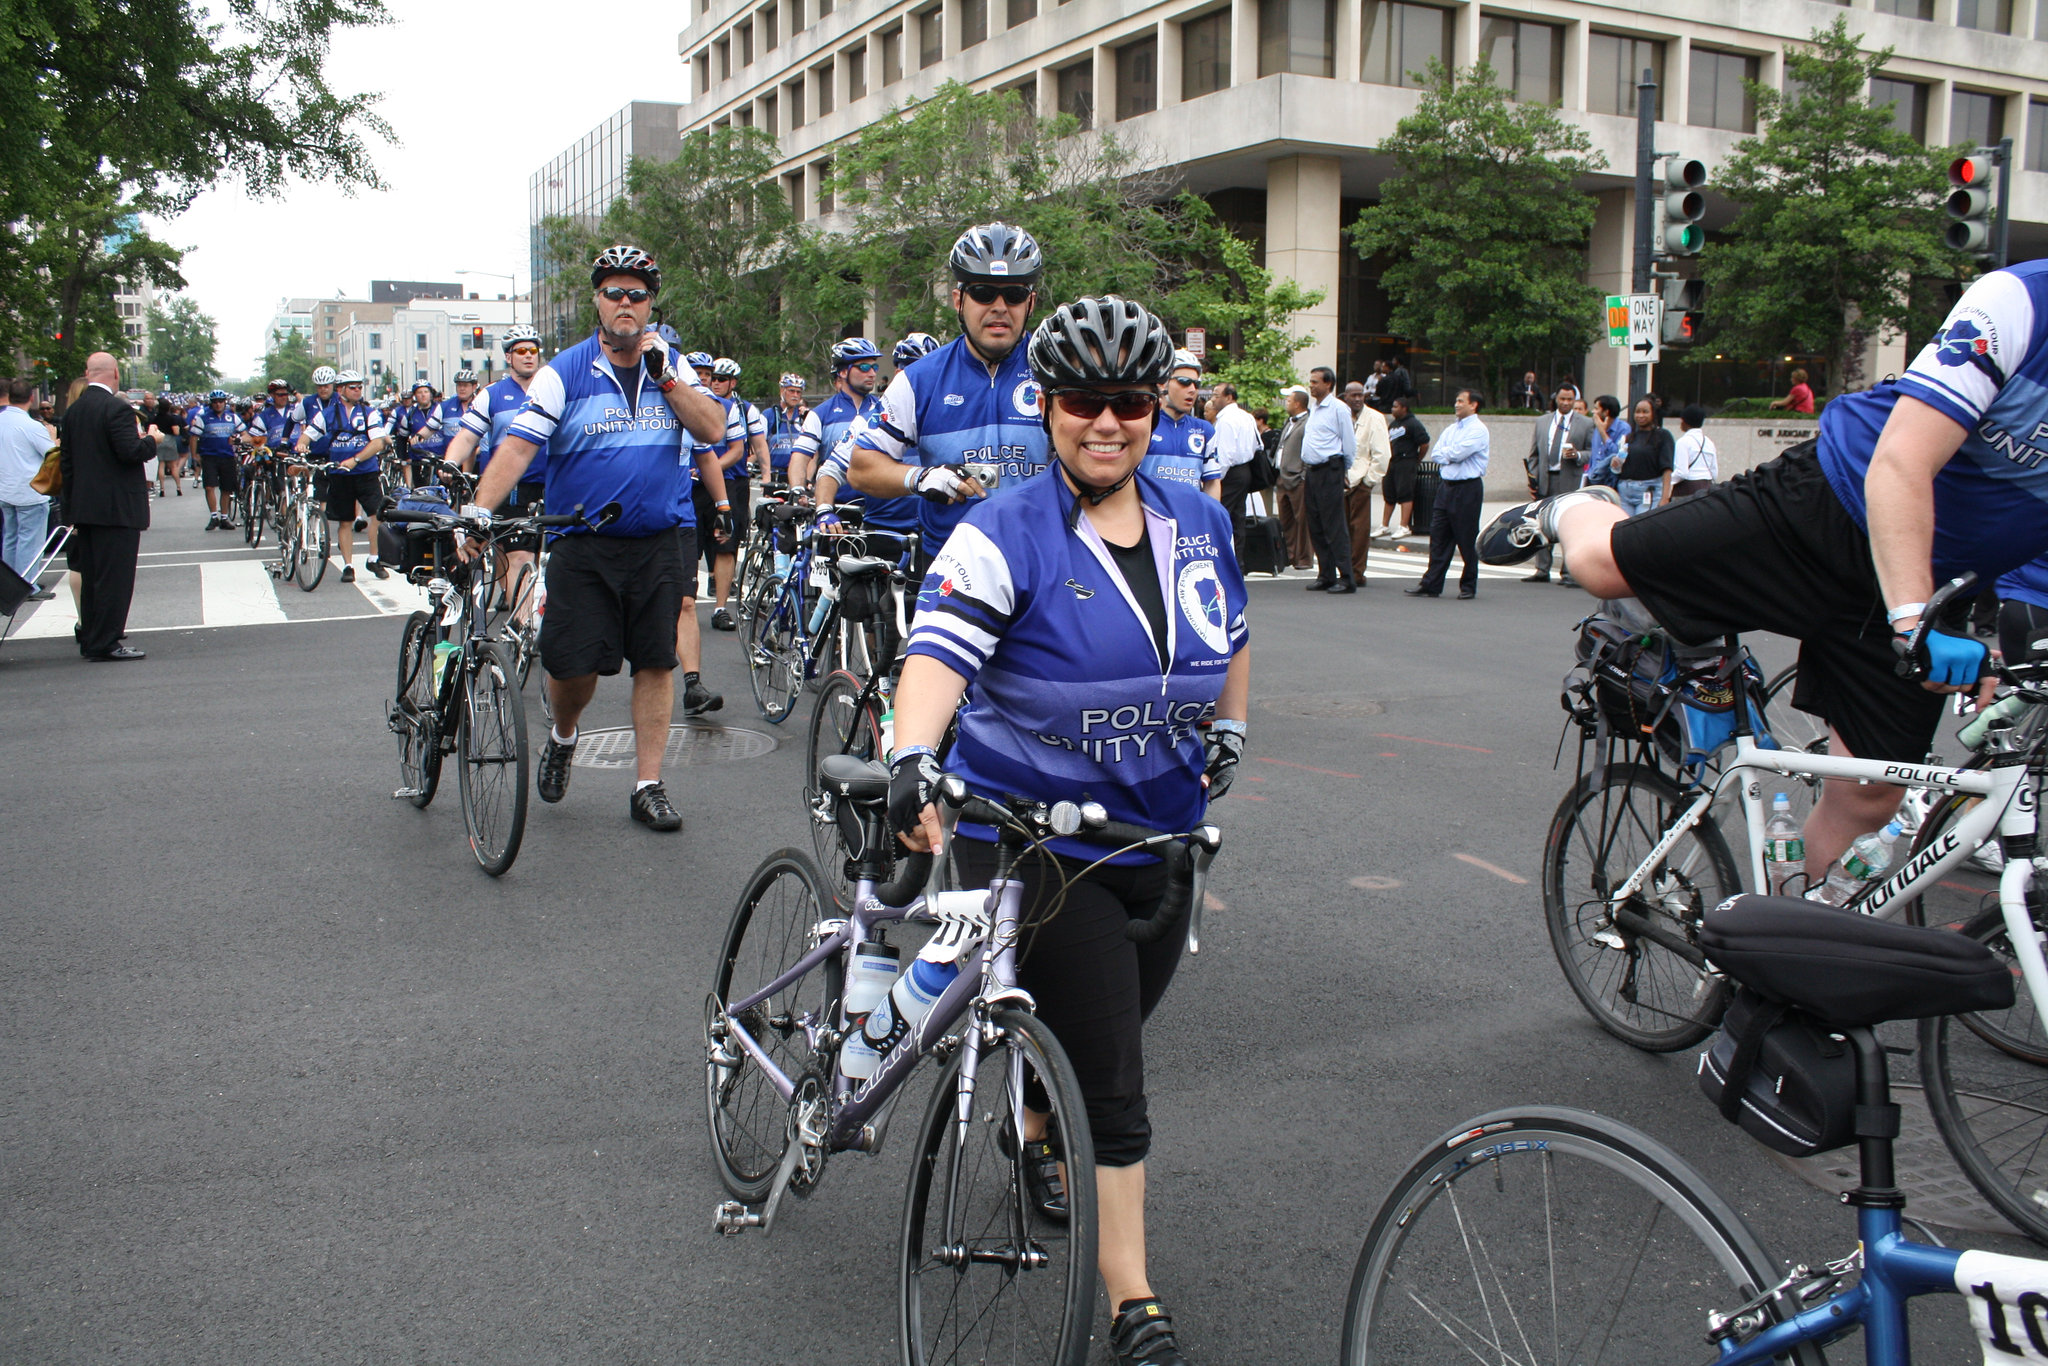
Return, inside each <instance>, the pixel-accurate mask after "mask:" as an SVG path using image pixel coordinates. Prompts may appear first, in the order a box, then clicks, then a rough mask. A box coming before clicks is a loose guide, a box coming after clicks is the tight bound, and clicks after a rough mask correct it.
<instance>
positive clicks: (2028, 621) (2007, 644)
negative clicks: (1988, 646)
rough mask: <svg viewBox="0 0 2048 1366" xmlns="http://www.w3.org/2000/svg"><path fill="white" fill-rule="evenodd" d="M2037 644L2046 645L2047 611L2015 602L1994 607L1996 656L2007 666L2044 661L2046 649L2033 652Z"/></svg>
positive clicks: (2047, 652)
mask: <svg viewBox="0 0 2048 1366" xmlns="http://www.w3.org/2000/svg"><path fill="white" fill-rule="evenodd" d="M2037 641H2048V607H2037V606H2035V605H2034V604H2033V603H2031V602H2021V601H2019V600H2018V599H2017V598H2007V599H2006V600H2005V601H2004V602H2002V603H2000V604H1999V605H1998V652H1999V653H2000V654H2002V655H2004V656H2005V662H2006V663H2007V664H2024V663H2026V662H2027V661H2029V660H2034V659H2043V658H2048V647H2044V648H2042V649H2039V650H2037V649H2035V648H2034V645H2035V642H2037Z"/></svg>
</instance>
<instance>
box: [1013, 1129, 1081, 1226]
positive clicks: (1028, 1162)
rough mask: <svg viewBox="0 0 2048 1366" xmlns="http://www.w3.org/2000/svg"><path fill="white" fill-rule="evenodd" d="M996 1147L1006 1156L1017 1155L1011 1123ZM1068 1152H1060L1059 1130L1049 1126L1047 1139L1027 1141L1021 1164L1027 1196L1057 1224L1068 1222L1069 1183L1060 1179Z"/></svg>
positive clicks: (1041, 1213) (1039, 1212) (1038, 1211)
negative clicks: (1063, 1159)
mask: <svg viewBox="0 0 2048 1366" xmlns="http://www.w3.org/2000/svg"><path fill="white" fill-rule="evenodd" d="M996 1146H997V1147H999V1148H1001V1149H1002V1151H1003V1155H1004V1156H1005V1157H1015V1156H1016V1155H1017V1154H1016V1151H1015V1148H1014V1146H1013V1140H1012V1139H1011V1130H1010V1129H1009V1128H1008V1127H1007V1126H1005V1127H1004V1129H1003V1130H1002V1132H1001V1133H999V1134H998V1135H997V1136H996ZM1065 1155H1066V1154H1065V1153H1063V1152H1061V1151H1060V1142H1059V1135H1058V1133H1057V1132H1056V1131H1055V1130H1054V1129H1052V1128H1050V1127H1048V1128H1047V1129H1046V1133H1045V1137H1044V1138H1027V1139H1025V1140H1024V1160H1023V1161H1022V1162H1020V1163H1018V1164H1017V1165H1018V1166H1019V1168H1021V1169H1022V1171H1023V1173H1024V1196H1025V1199H1026V1200H1027V1201H1028V1202H1029V1204H1030V1206H1031V1208H1032V1210H1033V1212H1035V1213H1036V1214H1037V1215H1038V1216H1039V1217H1040V1218H1041V1219H1047V1220H1050V1221H1051V1222H1053V1223H1056V1224H1064V1223H1066V1222H1067V1183H1066V1182H1065V1181H1063V1180H1061V1179H1060V1159H1061V1158H1063V1157H1064V1156H1065Z"/></svg>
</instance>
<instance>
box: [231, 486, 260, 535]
mask: <svg viewBox="0 0 2048 1366" xmlns="http://www.w3.org/2000/svg"><path fill="white" fill-rule="evenodd" d="M253 478H254V476H253V475H251V474H249V473H248V472H246V471H244V472H243V475H242V479H241V482H240V483H238V484H237V485H236V487H235V521H236V523H237V524H238V525H240V527H241V528H242V544H243V545H254V544H256V499H255V497H254V495H253V493H252V491H251V489H250V487H249V484H250V481H251V480H252V479H253Z"/></svg>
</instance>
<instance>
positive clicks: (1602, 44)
mask: <svg viewBox="0 0 2048 1366" xmlns="http://www.w3.org/2000/svg"><path fill="white" fill-rule="evenodd" d="M1586 59H1587V69H1586V109H1587V110H1588V111H1589V112H1591V113H1594V114H1626V115H1628V116H1629V117H1630V118H1633V117H1635V112H1636V85H1637V83H1639V82H1640V81H1641V80H1642V79H1643V68H1644V67H1648V68H1649V69H1650V74H1651V79H1652V80H1654V81H1656V82H1657V95H1656V104H1655V114H1654V116H1655V117H1657V118H1660V119H1661V118H1663V117H1664V44H1662V43H1660V42H1656V41H1654V40H1653V39H1649V38H1629V37H1625V36H1623V35H1622V34H1619V33H1595V34H1594V35H1593V43H1592V46H1591V47H1590V48H1588V49H1587V51H1586Z"/></svg>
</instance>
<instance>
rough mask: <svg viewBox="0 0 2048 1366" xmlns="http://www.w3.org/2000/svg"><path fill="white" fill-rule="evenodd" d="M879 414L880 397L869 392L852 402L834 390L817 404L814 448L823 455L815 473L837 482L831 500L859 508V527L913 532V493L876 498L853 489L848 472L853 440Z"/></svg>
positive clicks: (914, 496) (914, 526)
mask: <svg viewBox="0 0 2048 1366" xmlns="http://www.w3.org/2000/svg"><path fill="white" fill-rule="evenodd" d="M881 416H882V399H881V397H880V395H877V394H869V395H868V396H867V397H865V398H863V399H859V400H857V401H856V400H854V399H852V398H849V397H847V396H846V395H845V394H844V393H835V394H833V395H832V397H830V398H828V399H826V400H825V401H824V402H823V403H820V404H819V405H818V435H817V442H818V449H819V450H820V451H821V452H823V454H824V463H823V464H822V465H820V466H819V469H818V473H820V474H829V475H831V476H832V477H833V478H834V479H836V480H838V481H839V491H838V493H837V494H835V495H834V498H833V501H834V502H837V503H839V504H841V505H842V506H846V507H857V508H859V509H860V515H861V524H862V525H863V526H871V527H879V528H880V529H882V530H884V531H914V530H916V529H917V513H918V508H917V505H918V503H919V502H920V501H921V500H920V499H918V498H917V497H916V495H914V494H912V495H905V496H901V497H896V498H877V497H875V496H874V495H873V494H871V493H863V492H861V491H860V490H859V489H857V488H855V487H854V486H853V483H852V479H851V476H850V475H849V474H848V470H849V469H850V468H851V466H852V463H853V442H854V441H855V440H856V439H857V438H858V437H859V436H860V434H861V432H863V431H865V430H866V429H867V428H868V427H869V426H870V425H871V424H872V423H874V422H875V421H877V420H878V419H879V418H880V417H881ZM806 444H808V443H806Z"/></svg>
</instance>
